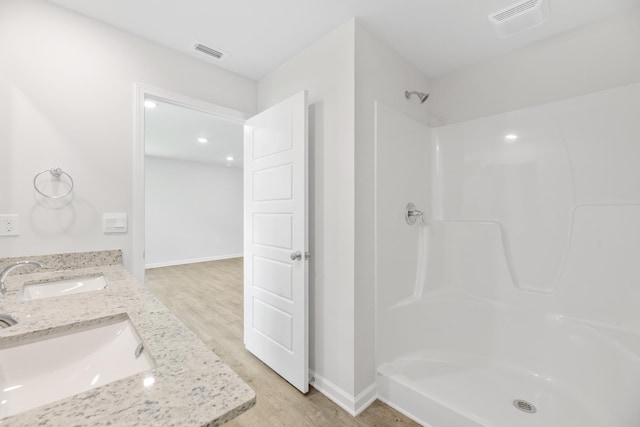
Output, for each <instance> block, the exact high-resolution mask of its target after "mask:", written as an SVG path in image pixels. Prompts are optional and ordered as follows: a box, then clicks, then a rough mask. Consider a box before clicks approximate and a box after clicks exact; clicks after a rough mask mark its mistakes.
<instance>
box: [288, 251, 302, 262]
mask: <svg viewBox="0 0 640 427" xmlns="http://www.w3.org/2000/svg"><path fill="white" fill-rule="evenodd" d="M290 257H291V261H300V260H301V259H302V254H301V253H300V251H295V252H291V255H290Z"/></svg>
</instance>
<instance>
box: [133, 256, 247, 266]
mask: <svg viewBox="0 0 640 427" xmlns="http://www.w3.org/2000/svg"><path fill="white" fill-rule="evenodd" d="M243 256H244V254H226V255H216V256H212V257H205V258H193V259H181V260H174V261H165V262H154V263H151V264H145V266H144V268H145V269H147V268H158V267H171V266H174V265H184V264H195V263H198V262H207V261H220V260H222V259H231V258H242V257H243Z"/></svg>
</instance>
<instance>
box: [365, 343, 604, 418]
mask: <svg viewBox="0 0 640 427" xmlns="http://www.w3.org/2000/svg"><path fill="white" fill-rule="evenodd" d="M443 356H445V355H438V356H437V357H434V356H433V355H422V354H421V355H415V356H413V357H410V358H403V359H399V360H396V361H394V362H391V363H387V364H385V365H382V366H381V367H380V368H379V369H378V375H377V387H378V395H379V397H380V400H382V401H383V402H385V403H386V404H388V405H390V406H392V407H394V408H395V409H397V410H399V411H400V412H402V413H404V414H406V415H408V416H410V417H411V418H413V419H415V420H416V421H418V422H419V423H421V424H423V425H425V426H428V427H504V426H518V427H540V426H546V427H567V426H580V427H602V426H604V425H607V424H606V423H602V422H600V421H598V420H599V419H600V420H602V414H597V409H596V407H595V406H593V405H591V404H589V405H585V404H584V403H583V404H580V403H578V402H577V401H575V400H572V399H571V398H570V397H568V396H566V395H564V394H562V393H560V392H559V391H558V390H555V389H554V388H553V387H552V386H551V385H550V384H547V381H545V380H544V379H539V378H538V379H536V378H535V376H533V375H529V377H528V376H527V375H525V374H523V373H521V372H518V371H517V370H516V369H514V368H510V367H507V366H500V365H496V364H495V363H494V364H490V363H487V361H480V360H478V361H475V362H473V361H469V360H462V359H463V358H461V357H458V356H456V355H446V356H445V357H443ZM517 400H523V401H526V402H528V403H530V404H532V405H534V406H535V408H536V411H535V413H527V412H525V411H523V410H521V409H518V408H517V407H516V405H515V404H514V401H517ZM585 403H586V402H585ZM521 406H522V405H521Z"/></svg>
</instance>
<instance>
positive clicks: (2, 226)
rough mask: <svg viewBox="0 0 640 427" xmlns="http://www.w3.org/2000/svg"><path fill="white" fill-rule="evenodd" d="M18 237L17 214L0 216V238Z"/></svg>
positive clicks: (18, 224)
mask: <svg viewBox="0 0 640 427" xmlns="http://www.w3.org/2000/svg"><path fill="white" fill-rule="evenodd" d="M18 235H20V223H19V221H18V215H17V214H7V215H0V236H18Z"/></svg>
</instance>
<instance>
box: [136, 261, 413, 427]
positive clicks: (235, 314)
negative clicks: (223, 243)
mask: <svg viewBox="0 0 640 427" xmlns="http://www.w3.org/2000/svg"><path fill="white" fill-rule="evenodd" d="M145 284H146V286H147V287H148V288H149V289H150V290H151V291H152V292H153V293H154V294H155V295H156V297H157V298H158V299H159V300H160V301H162V302H163V303H164V304H165V305H166V306H167V307H169V309H170V310H171V311H173V313H174V314H175V315H176V316H177V317H178V318H180V320H182V321H183V322H184V323H185V324H186V325H187V326H188V327H189V328H190V329H191V330H192V331H193V332H194V333H196V334H197V335H198V336H199V337H200V338H201V339H202V340H203V341H204V342H205V343H206V344H207V345H208V346H209V347H210V348H211V349H212V350H213V351H214V352H216V354H218V356H220V358H221V359H222V360H223V361H224V362H225V363H226V364H227V365H229V366H231V368H232V369H233V370H234V371H236V373H238V375H240V377H242V379H243V380H244V381H245V382H247V383H248V384H249V385H250V386H251V387H252V388H253V389H254V390H255V392H256V395H257V403H256V406H255V407H254V408H252V409H250V410H249V411H247V412H245V413H244V414H242V415H241V416H239V417H238V418H236V419H234V420H232V421H231V422H229V423H228V424H226V425H228V426H269V427H278V426H296V427H302V426H331V427H334V426H336V427H337V426H394V427H405V426H418V424H416V423H415V422H413V421H411V420H410V419H409V418H407V417H405V416H404V415H402V414H400V413H398V412H397V411H395V410H393V409H391V408H390V407H388V406H387V405H385V404H384V403H382V402H379V401H376V402H375V403H373V405H371V406H370V407H369V408H367V409H366V410H365V411H364V412H363V413H362V414H360V415H359V416H358V417H355V418H354V417H352V416H351V415H349V414H348V413H347V412H345V411H344V410H342V409H341V408H340V407H339V406H338V405H336V404H335V403H333V402H332V401H330V400H329V399H327V398H326V397H325V396H324V395H322V394H321V393H319V392H318V391H317V390H315V389H313V388H311V390H310V392H309V393H307V394H306V395H303V394H301V393H300V392H299V391H298V390H297V389H295V388H294V387H293V386H291V385H290V384H289V383H287V382H286V381H285V380H283V379H282V378H280V377H279V376H278V375H277V374H275V373H274V372H273V371H272V370H271V369H269V368H268V367H267V366H266V365H264V364H263V363H262V362H261V361H260V360H258V359H257V358H256V357H254V356H253V355H252V354H251V353H249V352H248V351H247V350H245V348H244V344H243V342H242V322H243V314H242V258H234V259H229V260H222V261H211V262H203V263H198V264H188V265H181V266H175V267H162V268H154V269H150V270H147V272H146V275H145Z"/></svg>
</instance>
